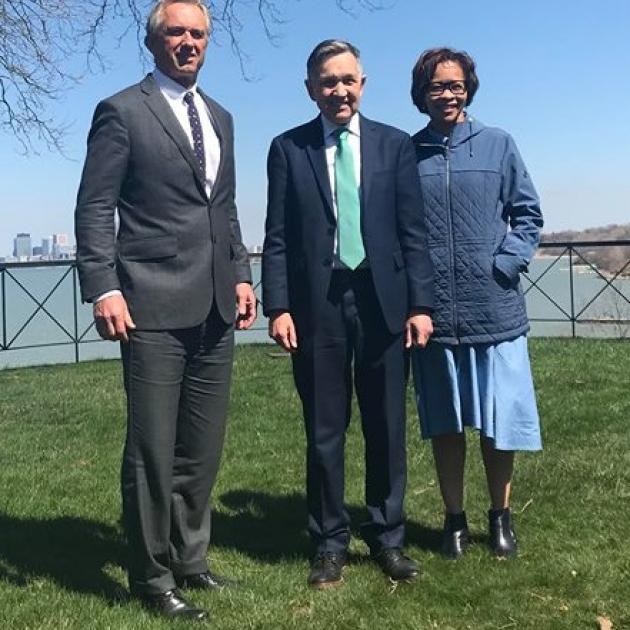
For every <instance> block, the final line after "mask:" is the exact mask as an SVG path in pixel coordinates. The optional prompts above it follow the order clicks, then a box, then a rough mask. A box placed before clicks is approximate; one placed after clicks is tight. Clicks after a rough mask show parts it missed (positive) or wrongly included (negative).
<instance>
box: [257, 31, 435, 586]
mask: <svg viewBox="0 0 630 630" xmlns="http://www.w3.org/2000/svg"><path fill="white" fill-rule="evenodd" d="M364 85H365V76H364V75H363V72H362V69H361V64H360V60H359V51H358V50H357V49H356V48H355V47H354V46H352V45H351V44H349V43H347V42H343V41H337V40H327V41H324V42H322V43H320V44H319V45H318V46H316V47H315V49H314V50H313V52H312V53H311V55H310V57H309V59H308V62H307V79H306V88H307V91H308V94H309V96H310V97H311V99H312V100H313V101H315V103H316V104H317V107H318V108H319V110H320V113H321V114H320V115H319V116H318V117H317V118H315V119H314V120H312V121H311V122H309V123H306V124H305V125H302V126H300V127H296V128H295V129H291V130H289V131H287V132H285V133H283V134H282V135H280V136H278V137H277V138H275V139H274V140H273V142H272V144H271V148H270V151H269V158H268V177H269V197H268V207H267V221H266V237H265V245H264V253H263V269H262V273H263V305H264V311H265V314H266V315H267V316H268V317H269V318H270V322H269V334H270V336H271V337H273V339H275V340H276V342H277V343H278V344H279V345H280V346H281V347H282V348H284V349H285V350H287V351H288V352H291V353H292V358H293V374H294V378H295V383H296V387H297V390H298V392H299V395H300V398H301V400H302V406H303V412H304V421H305V427H306V438H307V465H306V468H307V475H306V477H307V480H306V483H307V503H308V526H309V532H310V535H311V538H312V541H313V543H314V547H315V555H314V559H313V562H312V565H311V571H310V574H309V577H308V582H309V584H310V585H311V586H313V587H316V588H325V587H328V586H334V585H337V584H339V583H341V581H342V568H343V566H344V564H345V562H346V552H347V548H348V543H349V539H350V529H349V518H348V513H347V511H346V508H345V506H344V445H345V434H346V429H347V426H348V423H349V421H350V415H351V414H350V407H351V398H352V367H353V365H354V382H355V388H356V394H357V398H358V402H359V408H360V411H361V420H362V428H363V435H364V438H365V468H366V479H365V498H366V503H367V509H368V520H367V522H366V523H364V524H363V526H362V536H363V538H364V540H365V541H366V543H367V544H368V546H369V548H370V553H371V555H372V557H373V558H374V560H375V561H376V562H377V563H378V564H379V566H380V567H381V568H382V570H383V571H384V572H385V573H386V574H387V575H388V576H389V577H390V578H392V579H394V580H408V579H412V578H414V577H416V576H417V575H418V573H419V569H418V566H417V565H416V563H415V562H414V561H413V560H411V559H409V558H408V557H406V556H405V555H404V554H403V552H402V547H403V544H404V523H403V519H404V515H403V498H404V491H405V483H406V453H405V389H406V381H407V374H408V356H407V354H408V353H407V349H408V348H410V347H411V345H420V346H424V345H425V344H426V342H427V340H428V338H429V336H430V334H431V331H432V324H431V318H430V311H431V307H432V304H433V295H432V284H433V276H432V267H431V263H430V260H429V257H428V252H427V246H426V234H425V226H424V216H423V209H422V199H421V192H420V186H419V179H418V174H417V171H416V162H415V155H414V150H413V147H412V144H411V141H410V138H409V136H408V135H407V134H405V133H403V132H402V131H399V130H397V129H394V128H392V127H388V126H386V125H383V124H380V123H377V122H374V121H371V120H368V119H367V118H365V117H364V116H362V115H360V114H359V104H360V101H361V95H362V93H363V88H364Z"/></svg>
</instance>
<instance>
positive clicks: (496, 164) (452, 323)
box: [413, 117, 543, 344]
mask: <svg viewBox="0 0 630 630" xmlns="http://www.w3.org/2000/svg"><path fill="white" fill-rule="evenodd" d="M413 141H414V145H415V147H416V153H417V158H418V172H419V174H420V181H421V184H422V192H423V197H424V211H425V216H426V221H427V229H428V239H429V250H430V254H431V259H432V261H433V265H434V268H435V272H434V276H435V312H434V315H433V317H434V321H433V325H434V334H433V339H434V340H435V341H438V342H441V343H448V344H459V343H496V342H499V341H506V340H510V339H515V338H516V337H518V336H520V335H522V334H523V333H525V332H527V330H529V324H528V321H527V313H526V311H525V300H524V298H523V292H522V289H521V285H520V281H519V274H520V272H522V271H526V270H527V265H528V264H529V261H530V260H531V258H532V256H533V255H534V252H535V250H536V247H537V245H538V241H539V232H540V228H541V227H542V223H543V221H542V216H541V213H540V205H539V200H538V195H537V194H536V190H535V189H534V185H533V184H532V181H531V179H530V178H529V174H528V173H527V170H526V168H525V165H524V164H523V160H522V159H521V156H520V155H519V152H518V149H517V148H516V145H515V144H514V140H513V139H512V138H511V136H510V135H509V134H507V133H506V132H504V131H502V130H500V129H496V128H491V127H485V126H484V125H482V124H481V123H480V122H478V121H476V120H473V119H472V118H470V117H469V118H467V119H466V120H465V121H464V122H462V123H459V124H457V125H456V126H455V129H454V130H453V133H452V134H451V137H450V138H449V139H448V140H444V141H442V139H441V138H440V137H438V136H437V135H436V134H435V132H433V131H431V130H429V129H428V128H425V129H423V130H422V131H420V132H418V133H417V134H416V135H415V136H414V137H413Z"/></svg>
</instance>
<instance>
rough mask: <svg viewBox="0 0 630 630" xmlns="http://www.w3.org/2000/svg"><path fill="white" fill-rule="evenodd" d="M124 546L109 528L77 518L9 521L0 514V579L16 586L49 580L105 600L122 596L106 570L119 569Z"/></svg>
mask: <svg viewBox="0 0 630 630" xmlns="http://www.w3.org/2000/svg"><path fill="white" fill-rule="evenodd" d="M123 553H124V543H123V538H122V535H121V534H120V533H119V531H118V530H117V529H116V528H114V527H112V526H109V525H104V524H103V523H98V522H95V521H90V520H86V519H82V518H74V517H63V518H51V519H44V520H41V519H34V518H31V519H29V518H25V519H20V518H14V517H11V516H8V515H6V514H0V579H3V580H7V581H8V582H10V583H12V584H15V585H17V586H25V585H26V584H27V583H28V582H29V581H31V580H37V579H41V578H44V579H49V580H53V581H54V582H56V583H57V584H58V585H59V586H61V587H62V588H65V589H68V590H71V591H74V592H76V593H89V594H95V595H99V596H100V597H104V598H105V599H106V600H109V601H112V602H113V601H120V599H121V598H122V597H124V593H125V591H124V589H122V587H121V585H120V584H119V583H118V582H116V581H115V580H113V579H112V578H110V577H109V576H108V575H107V574H106V573H105V566H106V565H108V564H115V565H120V566H123V557H124V556H123Z"/></svg>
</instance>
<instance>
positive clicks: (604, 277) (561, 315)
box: [0, 240, 630, 362]
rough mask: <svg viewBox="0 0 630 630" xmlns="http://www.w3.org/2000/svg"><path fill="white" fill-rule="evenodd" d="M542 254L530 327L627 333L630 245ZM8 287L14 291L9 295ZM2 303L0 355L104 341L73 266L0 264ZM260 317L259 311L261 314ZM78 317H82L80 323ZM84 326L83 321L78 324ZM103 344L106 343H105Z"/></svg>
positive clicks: (571, 247)
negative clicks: (581, 281) (15, 310)
mask: <svg viewBox="0 0 630 630" xmlns="http://www.w3.org/2000/svg"><path fill="white" fill-rule="evenodd" d="M606 247H627V248H628V252H629V253H628V255H626V257H625V262H623V263H622V264H621V265H620V267H619V269H616V270H614V271H606V272H603V271H602V270H601V269H600V268H599V267H598V266H597V265H596V264H595V263H594V262H593V261H592V260H590V259H589V256H590V255H591V252H592V251H593V250H595V249H598V248H606ZM546 251H549V252H551V254H550V255H547V256H546V258H545V260H546V261H548V262H547V264H546V266H545V267H544V269H542V270H540V266H539V269H538V272H537V273H536V274H535V275H534V274H532V273H531V272H530V273H527V274H523V286H524V293H525V295H526V296H527V297H528V299H529V298H530V297H531V295H533V294H534V293H535V294H537V295H539V297H540V296H542V299H544V301H545V302H546V304H547V305H548V306H550V308H552V311H553V316H549V317H547V316H544V317H537V316H531V317H530V321H531V322H532V323H535V322H540V323H565V324H570V326H571V336H573V337H576V336H578V331H577V326H578V325H579V324H593V325H610V324H615V325H617V326H620V325H623V326H626V327H628V330H630V315H629V316H626V315H625V312H626V311H627V312H628V313H629V314H630V299H629V298H630V294H628V293H624V292H623V291H621V290H619V288H618V286H616V285H615V282H616V281H618V280H620V279H622V278H624V282H626V281H627V282H628V283H629V284H628V286H630V279H627V280H626V279H625V275H630V240H619V241H562V242H554V243H549V242H545V243H541V245H540V253H541V254H545V252H546ZM251 258H252V261H253V262H254V263H258V264H259V263H260V254H253V255H251ZM566 260H568V265H569V266H568V271H569V273H568V283H569V300H568V304H565V305H562V304H561V303H560V300H559V299H558V297H557V296H554V295H551V294H550V292H549V290H548V289H546V288H545V287H544V281H545V278H546V277H548V275H549V274H550V273H552V270H553V269H554V268H556V267H557V265H558V264H559V263H560V261H566ZM32 268H38V269H41V268H60V275H59V276H58V277H56V278H55V279H54V281H52V282H51V283H50V285H49V287H47V288H45V290H44V291H43V293H42V295H43V297H38V296H37V295H36V291H34V290H33V289H32V287H29V286H27V283H26V282H25V280H24V278H21V277H20V273H19V272H20V271H22V270H24V269H32ZM584 268H587V269H589V270H590V271H592V273H593V274H594V277H597V278H598V279H600V280H601V284H600V285H599V286H598V287H596V288H595V289H594V290H593V294H592V295H587V296H584V295H582V296H581V300H582V303H581V304H580V305H577V303H576V294H575V284H576V283H575V274H576V273H577V272H578V271H581V270H583V269H584ZM67 282H69V283H70V284H71V297H70V302H71V303H70V305H69V308H70V313H69V315H70V317H69V320H70V321H69V323H68V322H66V323H64V322H63V321H61V318H60V317H58V316H56V315H55V314H54V313H53V309H51V308H49V304H50V303H51V301H52V300H53V298H55V297H56V296H57V295H58V293H59V292H60V287H62V285H64V283H67ZM9 286H11V287H12V291H11V292H10V291H9V290H8V288H9ZM254 288H255V290H256V291H257V293H259V289H260V280H257V281H256V283H255V287H254ZM607 290H610V291H613V292H614V295H615V296H616V299H617V300H618V303H619V304H620V305H621V307H622V308H620V309H619V310H618V313H619V317H611V316H610V315H606V316H597V317H593V316H591V315H589V309H591V310H592V306H593V304H594V303H595V302H596V301H597V300H599V299H601V297H602V296H603V295H604V294H605V292H606V291H607ZM17 295H20V296H21V297H22V299H23V300H24V299H26V302H27V304H28V305H29V308H27V309H26V311H25V312H24V313H22V314H21V316H20V321H18V322H17V323H15V324H14V326H13V330H11V331H9V329H8V325H7V322H8V313H9V312H10V310H11V307H12V305H11V300H12V299H16V298H17ZM0 301H1V308H0V314H1V322H0V325H1V333H2V337H1V339H0V352H4V351H11V350H27V349H32V348H47V347H53V346H73V347H74V360H75V361H76V362H78V361H80V360H81V356H80V347H81V346H82V345H84V344H93V343H101V342H102V340H101V339H100V338H99V337H98V336H97V335H96V333H95V331H94V322H93V321H92V319H91V317H88V316H86V314H85V312H83V311H84V310H85V309H88V310H89V308H90V307H89V306H86V305H82V304H81V300H80V293H79V286H78V276H77V267H76V262H75V261H74V260H67V261H66V260H63V261H42V262H28V263H0ZM260 311H262V309H260ZM80 314H82V317H80ZM38 315H43V316H45V318H46V319H47V321H48V323H49V325H50V327H51V329H54V330H55V331H56V332H57V333H58V334H59V333H61V339H58V340H53V341H44V342H37V343H35V342H32V341H29V340H28V329H29V326H30V325H31V323H32V322H33V320H35V318H36V317H37V316H38ZM259 318H260V320H259V322H257V324H256V326H255V327H254V328H253V329H252V331H258V332H261V331H262V330H264V329H265V320H264V318H263V317H262V312H260V313H259ZM82 320H83V321H82ZM249 332H251V331H242V332H239V333H238V334H239V335H247V334H248V333H249ZM103 343H104V342H103Z"/></svg>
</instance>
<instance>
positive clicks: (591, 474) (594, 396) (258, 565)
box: [0, 339, 630, 630]
mask: <svg viewBox="0 0 630 630" xmlns="http://www.w3.org/2000/svg"><path fill="white" fill-rule="evenodd" d="M530 348H531V354H532V362H533V366H534V372H535V380H536V388H537V392H538V400H539V406H540V412H541V418H542V422H543V435H544V441H545V450H544V451H543V452H542V453H537V454H523V455H521V456H519V457H518V458H517V467H516V475H515V490H514V496H513V510H514V512H515V520H516V530H517V533H518V535H519V543H520V556H519V558H518V559H517V560H515V561H500V560H497V559H494V558H492V557H491V556H490V554H489V553H488V551H487V549H486V546H485V536H486V534H485V529H486V510H487V507H488V505H487V503H488V501H487V496H486V489H485V482H484V479H483V474H482V468H481V461H480V457H479V453H478V448H477V440H476V437H475V436H474V435H473V434H470V435H469V443H470V447H471V448H470V451H469V453H470V454H469V458H468V464H467V466H468V472H467V480H468V483H467V511H468V518H469V523H470V525H471V528H472V532H473V536H474V541H475V543H476V544H475V545H474V547H473V548H472V550H471V551H470V553H469V554H467V556H466V557H465V558H464V559H462V560H461V561H459V562H450V561H447V560H444V559H442V558H441V557H440V556H439V554H438V553H437V551H436V550H437V547H438V545H439V538H440V529H441V525H442V515H441V507H440V500H439V496H438V490H437V485H436V478H435V473H434V470H433V464H432V457H431V454H430V448H429V447H428V445H427V444H426V443H422V442H421V440H420V438H419V436H418V430H417V422H416V413H415V410H414V405H413V398H412V393H411V389H410V390H409V421H408V423H409V426H408V436H409V439H408V460H409V481H408V487H407V502H406V508H407V513H408V530H407V532H408V545H409V553H410V555H411V556H413V557H414V558H416V559H417V560H418V561H419V562H420V563H421V564H422V567H423V571H424V574H423V577H422V578H421V579H420V580H418V581H417V582H416V583H413V584H401V585H399V586H397V587H394V586H393V585H392V584H391V583H390V582H389V581H388V580H387V579H386V578H385V577H384V576H383V575H382V574H381V573H380V572H379V571H378V570H377V568H376V567H375V566H373V565H372V564H371V563H370V562H369V560H368V558H367V548H366V547H365V545H364V544H363V543H362V542H361V541H360V540H359V539H358V538H355V539H354V541H353V543H352V546H351V552H352V557H351V560H352V562H351V564H350V566H349V567H347V569H346V572H345V584H344V585H343V586H342V587H340V588H338V589H333V590H329V591H324V592H315V591H312V590H309V589H308V588H307V586H306V575H307V571H308V552H309V546H308V540H307V538H306V535H305V532H304V525H305V501H304V483H303V480H304V437H303V428H302V421H301V415H300V407H299V402H298V398H297V395H296V393H295V391H294V388H293V383H292V379H291V373H290V362H289V361H288V360H287V359H285V358H279V357H277V356H275V355H276V353H275V351H274V349H273V348H272V347H271V346H258V347H252V346H249V347H239V348H238V352H237V357H236V363H235V371H234V387H233V396H232V406H231V413H230V421H229V430H228V437H227V443H226V449H225V452H224V457H223V464H222V468H221V473H220V477H219V482H218V485H217V487H216V488H215V492H214V505H215V519H214V523H213V547H212V548H211V551H210V560H211V563H212V565H213V567H214V568H215V569H216V571H217V572H219V573H222V574H225V575H228V576H230V577H232V578H235V579H236V580H238V585H237V586H236V587H234V588H232V589H227V590H225V591H223V592H221V593H216V594H214V593H209V594H200V593H195V594H192V595H191V599H192V600H193V601H194V602H195V603H198V604H201V605H203V606H205V607H207V608H209V609H210V610H211V614H212V625H213V626H214V627H216V628H226V629H227V628H230V629H239V630H241V629H244V628H274V629H275V628H321V629H326V630H331V629H337V628H348V629H350V628H352V629H355V628H357V629H358V628H383V629H385V628H417V629H424V628H440V629H442V630H445V629H451V628H452V629H455V628H457V629H464V628H471V629H474V630H477V629H482V628H497V629H500V628H501V629H503V628H517V629H521V628H537V629H547V628H549V629H555V628H571V629H574V628H597V627H598V621H597V618H598V616H604V617H607V618H608V619H610V620H611V621H612V623H613V627H614V628H615V629H617V628H630V550H629V546H630V536H629V521H630V343H628V342H619V341H613V342H607V341H584V340H578V341H571V340H543V339H534V340H531V341H530ZM120 380H121V376H120V365H119V363H118V362H117V361H104V362H94V363H85V364H80V365H64V366H52V367H44V368H30V369H19V370H7V371H2V372H0V628H3V629H4V628H7V629H13V628H34V629H35V628H37V629H40V628H50V629H55V630H57V629H60V628H77V629H79V628H80V629H82V630H84V629H92V628H112V629H118V628H149V627H150V628H162V627H164V628H166V627H171V626H172V625H173V624H170V623H168V622H165V621H162V620H159V619H156V618H154V617H152V616H151V615H149V614H148V613H146V612H145V611H144V610H143V609H142V608H141V607H140V606H139V605H138V604H136V603H135V602H133V601H130V600H128V599H127V596H126V590H125V578H124V571H123V569H122V566H123V564H124V558H125V546H124V541H123V538H122V536H121V532H120V527H119V524H118V522H119V517H120V500H119V491H118V473H119V465H120V454H121V448H122V440H123V435H124V400H123V394H122V388H121V384H120ZM346 461H347V489H346V490H347V501H348V504H349V506H350V512H351V514H352V518H353V522H354V525H356V526H358V524H359V523H360V521H361V519H362V518H363V509H362V497H363V481H362V480H363V462H362V439H361V435H360V430H359V423H358V422H357V418H354V420H353V423H352V425H351V429H350V432H349V435H348V445H347V457H346ZM176 625H177V627H186V624H185V623H178V624H176Z"/></svg>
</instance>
